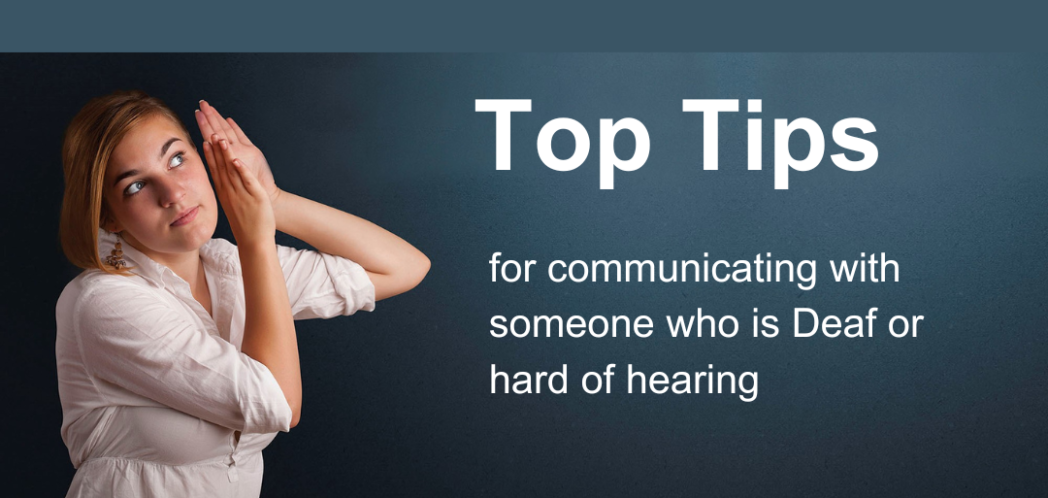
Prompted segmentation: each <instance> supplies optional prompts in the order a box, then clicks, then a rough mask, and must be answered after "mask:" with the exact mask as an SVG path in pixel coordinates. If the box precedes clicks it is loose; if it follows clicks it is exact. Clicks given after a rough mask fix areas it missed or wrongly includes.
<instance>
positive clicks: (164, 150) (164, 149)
mask: <svg viewBox="0 0 1048 498" xmlns="http://www.w3.org/2000/svg"><path fill="white" fill-rule="evenodd" d="M179 140H180V139H179V138H178V137H171V138H169V139H167V142H164V146H163V147H161V148H160V156H159V157H157V159H163V158H164V154H167V149H168V148H169V147H171V144H173V143H175V142H177V141H179Z"/></svg>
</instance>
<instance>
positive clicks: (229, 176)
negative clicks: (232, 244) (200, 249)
mask: <svg viewBox="0 0 1048 498" xmlns="http://www.w3.org/2000/svg"><path fill="white" fill-rule="evenodd" d="M204 158H205V159H207V164H208V166H209V167H210V169H211V178H212V179H213V180H214V182H215V192H216V193H217V194H218V200H219V202H221V203H222V210H223V211H225V213H226V218H228V219H229V226H230V228H231V229H232V230H233V236H234V237H236V240H237V245H239V246H256V245H266V246H272V245H274V244H275V238H276V220H275V218H274V216H273V206H272V204H271V203H270V199H269V194H268V193H267V192H266V191H265V189H264V188H263V187H262V185H261V184H260V183H259V181H258V179H257V178H255V176H254V175H252V174H251V173H250V172H249V171H248V168H247V166H246V165H245V164H244V162H243V161H241V160H240V159H238V158H236V156H234V155H233V150H232V148H231V147H230V146H229V142H227V141H226V139H225V138H222V137H220V136H219V135H218V134H217V133H216V134H212V135H211V137H210V139H208V141H205V142H204Z"/></svg>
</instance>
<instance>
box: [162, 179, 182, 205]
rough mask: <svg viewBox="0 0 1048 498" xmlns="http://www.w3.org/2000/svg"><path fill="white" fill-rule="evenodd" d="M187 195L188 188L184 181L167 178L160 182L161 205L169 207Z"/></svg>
mask: <svg viewBox="0 0 1048 498" xmlns="http://www.w3.org/2000/svg"><path fill="white" fill-rule="evenodd" d="M185 196H186V189H185V187H184V186H183V185H182V182H179V181H176V180H173V179H171V180H165V181H161V182H160V205H161V206H163V207H169V206H171V205H174V204H176V203H178V201H181V200H182V198H183V197H185Z"/></svg>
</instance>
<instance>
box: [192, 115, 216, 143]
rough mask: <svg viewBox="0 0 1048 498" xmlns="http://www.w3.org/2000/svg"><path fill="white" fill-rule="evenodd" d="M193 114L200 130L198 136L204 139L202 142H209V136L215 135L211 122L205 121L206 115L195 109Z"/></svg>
mask: <svg viewBox="0 0 1048 498" xmlns="http://www.w3.org/2000/svg"><path fill="white" fill-rule="evenodd" d="M193 114H195V115H196V122H197V126H198V127H199V128H200V136H201V137H203V138H204V141H208V140H211V135H214V134H215V130H214V129H213V128H211V122H209V121H208V120H207V114H206V113H204V112H202V111H201V110H200V109H197V110H196V112H194V113H193Z"/></svg>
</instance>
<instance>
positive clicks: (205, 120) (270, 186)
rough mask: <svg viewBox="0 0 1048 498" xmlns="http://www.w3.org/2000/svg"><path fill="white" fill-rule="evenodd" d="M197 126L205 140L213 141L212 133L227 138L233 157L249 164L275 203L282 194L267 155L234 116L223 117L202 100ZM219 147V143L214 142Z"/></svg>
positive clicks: (249, 167)
mask: <svg viewBox="0 0 1048 498" xmlns="http://www.w3.org/2000/svg"><path fill="white" fill-rule="evenodd" d="M196 120H197V126H199V127H200V135H201V136H203V137H204V140H205V141H213V139H212V135H216V134H217V135H218V138H220V139H223V138H224V139H225V140H226V142H227V143H228V144H229V147H230V149H231V150H232V155H233V157H237V158H239V159H240V160H241V161H243V162H244V164H246V165H247V169H248V171H249V172H250V173H251V174H253V175H254V176H255V177H256V178H258V182H259V183H260V184H261V185H262V188H263V189H265V191H266V193H268V194H269V200H270V202H271V203H273V204H274V205H275V204H276V201H277V197H279V196H280V192H281V190H280V188H278V187H277V185H276V183H275V182H274V181H273V172H272V171H271V170H270V169H269V163H268V162H267V161H266V156H265V155H264V154H262V151H261V150H259V148H258V147H255V144H253V143H251V140H248V138H247V135H245V134H244V130H241V129H240V126H239V125H237V123H236V121H233V118H223V117H222V115H221V114H219V113H218V110H217V109H215V108H214V107H212V106H211V104H208V103H207V102H206V101H203V100H201V101H200V110H198V111H197V112H196ZM212 145H214V146H216V147H217V144H215V143H212Z"/></svg>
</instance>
